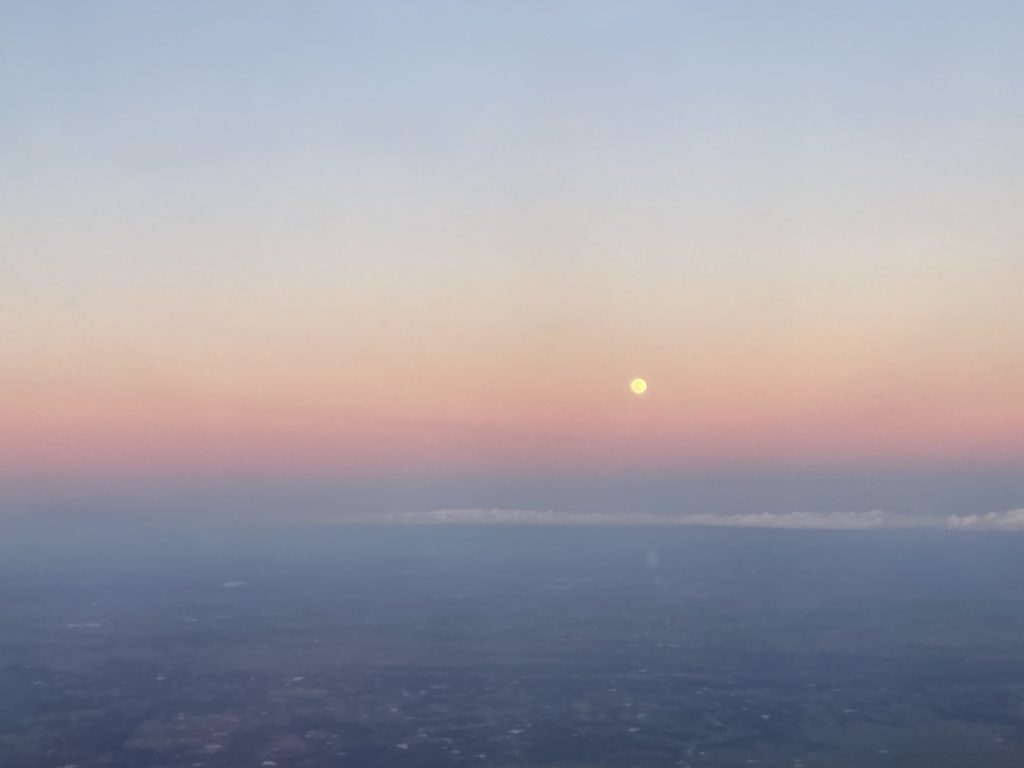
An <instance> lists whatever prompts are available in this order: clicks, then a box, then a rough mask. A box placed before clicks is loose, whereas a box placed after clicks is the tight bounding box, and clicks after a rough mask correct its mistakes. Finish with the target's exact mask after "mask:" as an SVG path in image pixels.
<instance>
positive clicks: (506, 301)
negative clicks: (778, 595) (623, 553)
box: [0, 1, 1024, 512]
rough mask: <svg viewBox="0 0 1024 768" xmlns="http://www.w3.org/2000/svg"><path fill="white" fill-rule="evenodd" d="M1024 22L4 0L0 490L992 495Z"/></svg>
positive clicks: (723, 9)
mask: <svg viewBox="0 0 1024 768" xmlns="http://www.w3.org/2000/svg"><path fill="white" fill-rule="evenodd" d="M1022 39H1024V7H1022V6H1021V4H1020V3H1017V2H1006V3H992V2H989V3H964V2H960V3H944V2H927V3H925V2H904V3H897V4H894V3H883V2H878V3H874V2H856V3H854V2H850V3H845V4H839V3H820V2H805V3H796V2H788V3H786V2H780V3H755V2H720V3H718V2H716V3H705V2H691V3H656V2H649V3H645V2H640V3H637V2H629V3H626V2H621V3H603V2H588V3H583V2H550V3H540V2H487V3H478V2H465V3H448V2H438V3H420V2H409V3H400V2H395V3H359V4H355V3H352V4H349V3H342V2H336V3H313V2H308V3H284V2H275V3H265V2H247V3H226V2H224V3H205V2H182V3H163V2H137V1H135V2H124V3H112V2H90V3H77V2H6V3H3V4H0V169H2V172H0V217H2V218H0V350H2V354H0V436H2V437H0V482H2V483H3V485H4V490H3V491H2V493H0V503H7V504H12V503H26V502H31V501H46V500H49V499H53V498H67V497H88V498H91V497H102V498H104V499H131V500H138V499H141V498H145V497H147V496H152V495H160V494H163V495H164V496H165V497H166V498H168V499H173V498H175V493H178V494H179V496H178V498H181V499H185V498H188V499H191V500H193V501H195V500H197V499H199V500H200V501H196V503H197V504H200V503H202V502H201V500H202V499H204V498H205V499H206V500H207V503H209V502H210V500H211V499H216V498H223V497H224V496H223V495H224V494H228V495H231V494H235V495H233V496H232V498H241V497H239V496H237V494H236V491H238V489H240V488H246V487H254V486H258V487H260V488H262V489H264V491H266V489H268V488H272V489H274V491H275V493H276V494H277V495H275V496H274V497H273V498H274V499H275V500H276V501H275V503H279V504H280V505H281V506H282V507H285V506H288V505H289V499H291V500H292V507H294V506H296V505H301V504H303V503H305V502H304V501H302V499H308V496H309V493H310V491H309V489H310V488H329V489H334V490H331V491H324V492H323V493H319V492H315V493H314V494H313V495H314V496H315V497H316V498H317V499H318V504H320V506H321V507H331V506H332V504H334V505H341V506H343V505H344V504H346V503H350V504H356V503H358V504H366V505H369V506H373V505H374V504H378V505H380V502H379V501H378V502H374V501H372V499H373V498H377V497H374V496H373V494H372V493H368V492H364V491H365V487H367V483H370V484H371V485H372V484H373V483H377V486H376V487H379V488H385V487H386V488H388V489H390V492H391V495H390V496H388V498H389V499H391V501H389V502H388V504H392V505H394V506H396V508H397V507H401V508H405V507H409V508H417V507H421V506H430V505H435V504H436V505H441V506H446V505H452V504H459V503H465V504H471V505H482V506H487V505H491V504H503V503H509V504H523V503H529V504H533V505H537V506H539V507H540V508H552V507H557V506H559V505H565V506H570V507H578V508H589V507H588V505H591V506H601V505H602V504H604V505H607V503H608V499H614V500H615V501H616V503H621V504H627V505H631V506H634V507H644V505H645V504H650V505H652V506H658V507H659V508H665V509H672V508H676V507H684V506H686V505H687V504H688V503H690V502H691V501H692V500H693V498H695V497H693V496H688V493H691V492H694V491H693V489H694V488H695V487H696V486H693V485H692V484H691V485H687V484H686V483H685V482H683V481H681V480H679V478H688V477H694V476H700V477H701V478H702V479H701V481H700V484H699V485H700V487H701V488H704V489H705V491H706V490H707V489H709V488H711V489H714V488H715V487H716V486H715V483H718V484H719V485H720V486H722V487H725V486H729V487H732V488H733V489H734V490H735V493H733V495H732V496H729V493H728V492H725V491H721V489H719V490H718V491H715V493H717V494H718V495H717V496H715V495H714V494H712V496H707V494H706V493H705V494H704V495H700V493H704V492H703V491H702V492H700V493H698V494H697V497H699V498H700V499H702V500H704V502H706V503H707V504H709V505H712V506H714V505H716V504H724V505H725V506H728V507H729V508H730V510H731V511H748V510H749V511H757V509H759V504H761V502H760V501H759V497H758V495H757V494H756V493H753V492H752V491H751V488H754V487H757V488H761V487H771V488H775V489H776V490H777V491H778V490H779V489H784V491H782V492H780V493H778V494H776V496H773V497H772V498H773V499H775V501H774V502H772V503H774V504H777V505H781V506H785V505H786V504H789V503H793V504H801V503H808V504H818V505H821V506H822V507H824V508H830V509H839V508H845V507H846V506H849V505H863V506H865V507H866V508H873V507H874V506H875V505H876V504H883V503H887V502H886V500H887V499H889V498H890V496H892V495H893V494H892V492H891V491H892V488H894V487H896V486H898V487H899V489H900V490H899V491H898V493H895V498H898V499H904V500H906V499H909V498H917V499H918V502H917V505H918V506H921V505H924V504H926V502H925V501H924V500H926V499H932V498H937V497H938V496H941V497H942V498H945V499H949V498H952V497H955V498H956V499H957V504H958V505H959V507H960V508H964V509H965V511H971V512H976V511H981V512H984V511H989V509H988V508H987V506H986V505H994V504H1007V503H1014V501H1013V496H1014V494H1016V493H1018V492H1021V493H1024V484H1022V483H1021V482H1017V481H1010V480H1006V478H1007V477H1013V476H1019V474H1020V473H1016V475H1015V474H1014V473H1015V472H1016V470H1018V469H1024V394H1022V393H1024V217H1022V216H1021V214H1020V202H1021V200H1022V199H1024V140H1022V138H1021V137H1022V136H1024V49H1022V47H1021V40H1022ZM637 375H642V376H644V377H646V378H647V380H648V381H649V382H650V390H649V392H648V393H647V394H646V395H645V396H644V397H643V398H636V397H634V396H632V395H631V394H630V393H629V391H628V388H627V384H628V382H629V380H630V378H632V377H633V376H637ZM739 476H743V477H746V478H748V481H737V480H735V479H723V478H735V477H739ZM996 476H998V477H1002V478H1003V481H1001V482H1003V486H1000V487H1002V488H1003V489H1004V491H1003V492H1000V493H1001V494H1002V495H1000V494H999V493H996V494H995V496H992V495H991V492H992V486H991V482H992V480H991V478H992V477H996ZM652 477H654V478H657V480H650V478H652ZM750 477H756V478H759V480H758V482H759V483H760V485H757V484H756V483H755V484H754V485H753V486H751V485H750V484H749V478H750ZM836 477H856V478H859V479H858V480H857V481H856V482H855V483H854V484H853V485H855V486H856V488H857V489H858V490H856V492H852V491H850V488H851V487H853V486H851V485H850V483H849V482H845V481H843V482H837V481H835V480H834V478H836ZM594 478H600V482H599V484H598V486H599V487H600V488H602V489H604V490H603V491H601V492H597V491H595V490H594V488H595V487H598V486H595V485H594ZM709 478H710V479H709ZM894 478H895V479H894ZM936 478H945V480H944V481H943V484H942V488H943V489H945V490H944V491H943V492H942V493H940V494H938V493H937V492H936V490H935V488H936V485H935V479H936ZM949 478H961V480H957V481H956V482H954V481H952V480H950V479H949ZM371 479H372V482H371ZM677 481H678V482H677ZM744 482H747V485H744ZM516 483H520V484H524V485H523V486H522V487H524V488H525V489H524V490H522V491H521V493H520V496H516V495H515V494H514V493H509V491H508V488H509V487H510V484H513V485H514V484H516ZM844 483H845V484H844ZM958 483H959V484H958ZM1007 483H1008V485H1007ZM894 484H895V485H894ZM354 487H358V488H359V489H363V490H360V491H359V492H358V493H355V495H349V496H346V495H345V494H344V493H343V492H341V491H339V490H338V489H345V488H349V489H351V488H354ZM873 487H876V488H878V489H882V490H879V491H878V493H876V494H875V495H874V496H872V493H871V489H872V488H873ZM211 488H216V489H219V490H218V491H217V492H216V493H213V492H212V491H209V489H211ZM687 488H689V489H690V490H689V491H687V490H686V489H687ZM801 488H803V489H811V492H809V493H810V495H804V496H801V495H800V489H801ZM204 489H206V490H205V491H204ZM295 489H304V491H303V493H297V492H295ZM396 489H397V490H396ZM425 489H433V490H431V491H429V492H428V491H427V490H425ZM439 489H444V490H439ZM467 489H472V490H471V491H467ZM673 489H674V490H673ZM736 489H738V490H736ZM823 489H824V490H823ZM844 489H845V490H844ZM886 489H888V490H886ZM985 489H988V491H985ZM975 491H977V492H978V494H980V495H979V496H972V494H974V493H975ZM918 492H919V493H918ZM986 492H988V493H989V495H988V496H986V495H985V493H986ZM915 493H918V496H917V497H915V496H914V494H915ZM204 494H205V495H204ZM218 494H220V495H218ZM332 494H333V495H332ZM886 494H889V495H888V496H887V495H886ZM929 494H930V495H929ZM950 494H952V496H950ZM972 498H973V499H974V501H973V502H972ZM1021 498H1022V499H1024V497H1021ZM332 499H333V501H332ZM712 499H715V500H712ZM780 499H784V501H780ZM723 500H728V501H723ZM765 503H767V502H765ZM895 503H896V504H897V506H898V504H899V502H895ZM928 503H930V502H928ZM972 503H973V505H974V506H976V507H977V509H974V508H971V507H972ZM1016 503H1017V504H1018V505H1020V504H1022V503H1024V500H1018V501H1017V502H1016ZM906 504H907V506H908V507H912V506H914V504H913V503H911V502H909V501H907V502H906ZM384 506H387V505H386V504H385V505H384Z"/></svg>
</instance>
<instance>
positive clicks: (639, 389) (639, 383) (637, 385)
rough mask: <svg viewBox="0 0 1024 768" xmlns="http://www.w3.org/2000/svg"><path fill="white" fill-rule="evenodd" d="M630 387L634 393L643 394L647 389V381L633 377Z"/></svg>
mask: <svg viewBox="0 0 1024 768" xmlns="http://www.w3.org/2000/svg"><path fill="white" fill-rule="evenodd" d="M629 389H630V391H631V392H632V393H633V394H634V395H642V394H643V393H644V392H646V391H647V382H646V381H644V380H643V379H633V380H632V381H631V382H629Z"/></svg>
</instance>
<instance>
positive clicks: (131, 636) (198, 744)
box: [0, 525, 1024, 768]
mask: <svg viewBox="0 0 1024 768" xmlns="http://www.w3.org/2000/svg"><path fill="white" fill-rule="evenodd" d="M71 539H75V540H76V543H75V544H70V543H69V541H70V540H71ZM2 550H3V551H2V554H3V557H2V559H0V691H3V694H2V695H0V765H4V766H18V767H19V768H22V767H24V768H37V767H38V768H51V767H53V766H72V765H74V766H79V767H80V768H87V767H91V766H109V767H110V768H129V767H132V768H142V767H143V766H146V767H147V768H186V767H188V768H198V767H199V766H202V767H203V768H218V767H219V768H235V766H263V768H273V766H281V767H282V768H283V767H284V766H294V767H296V768H300V767H301V768H320V767H324V768H326V767H327V766H339V767H340V766H371V765H372V766H386V767H387V766H395V767H396V768H398V767H402V766H409V767H410V768H411V767H413V766H422V767H427V766H438V767H440V766H480V767H481V768H483V767H484V766H496V767H497V766H531V767H532V766H623V767H628V766H692V767H693V768H697V767H698V766H708V767H711V766H722V767H724V766H742V765H761V766H780V767H781V766H786V767H788V768H793V767H800V766H803V767H804V768H813V767H815V766H837V767H847V766H849V767H850V768H852V767H853V766H864V765H879V766H885V765H892V766H905V767H908V768H916V767H917V766H920V768H937V767H939V766H950V767H952V766H958V767H961V768H962V767H964V766H979V768H981V767H983V766H984V767H986V768H994V767H1000V766H1007V767H1009V766H1019V765H1021V764H1022V762H1024V661H1022V659H1024V593H1022V592H1021V590H1020V588H1019V587H1020V584H1021V583H1024V558H1022V557H1020V554H1021V540H1019V539H1018V538H1017V536H1016V535H1012V534H1011V535H1006V534H992V533H971V534H956V533H950V532H943V531H919V530H914V531H843V532H831V531H772V530H734V529H710V528H655V527H647V528H621V527H620V528H603V527H591V528H583V527H576V528H572V529H569V528H562V527H530V526H522V527H501V528H499V527H470V526H451V527H437V528H429V529H424V528H413V527H402V526H376V527H373V526H365V527H364V526H316V525H302V526H284V525H280V526H273V527H271V526H267V527H263V528H259V527H256V526H250V527H248V528H244V529H243V528H240V527H239V528H232V527H231V526H222V527H219V528H216V529H214V530H210V529H201V528H198V527H187V526H178V527H173V526H163V527H161V528H159V529H157V528H144V527H138V528H137V529H134V530H129V531H128V532H127V533H125V532H124V531H123V530H118V531H115V530H113V529H110V530H107V531H104V529H103V528H102V527H97V526H90V527H89V528H88V529H87V530H83V532H81V535H79V536H74V537H67V536H65V537H62V540H61V541H55V540H50V539H48V538H47V537H46V535H45V534H44V533H43V532H42V531H38V532H35V533H29V532H26V531H21V532H19V533H17V534H16V535H13V536H8V537H6V538H5V540H4V544H3V546H2Z"/></svg>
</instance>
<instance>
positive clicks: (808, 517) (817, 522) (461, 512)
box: [387, 509, 905, 531]
mask: <svg viewBox="0 0 1024 768" xmlns="http://www.w3.org/2000/svg"><path fill="white" fill-rule="evenodd" d="M387 522H392V523H406V524H413V525H445V524H448V525H671V526H685V525H689V526H695V525H712V526H723V527H729V528H799V529H824V530H849V531H855V530H872V529H877V528H893V527H905V526H903V525H900V524H899V523H898V522H897V521H894V520H893V519H892V516H891V515H889V514H888V513H887V512H883V511H881V510H872V511H870V512H828V513H821V512H783V513H776V512H759V513H756V514H745V515H711V514H695V515H651V514H642V513H635V514H628V513H627V514H602V513H586V512H558V511H553V510H533V509H434V510H431V511H429V512H409V513H404V514H398V515H390V516H388V518H387Z"/></svg>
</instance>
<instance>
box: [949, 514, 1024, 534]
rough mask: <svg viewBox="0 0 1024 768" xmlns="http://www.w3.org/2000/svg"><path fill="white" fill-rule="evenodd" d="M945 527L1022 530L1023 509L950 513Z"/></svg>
mask: <svg viewBox="0 0 1024 768" xmlns="http://www.w3.org/2000/svg"><path fill="white" fill-rule="evenodd" d="M946 527H947V528H949V529H950V530H953V531H1024V509H1011V510H1008V511H1006V512H989V513H988V514H987V515H950V516H949V518H947V520H946Z"/></svg>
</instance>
